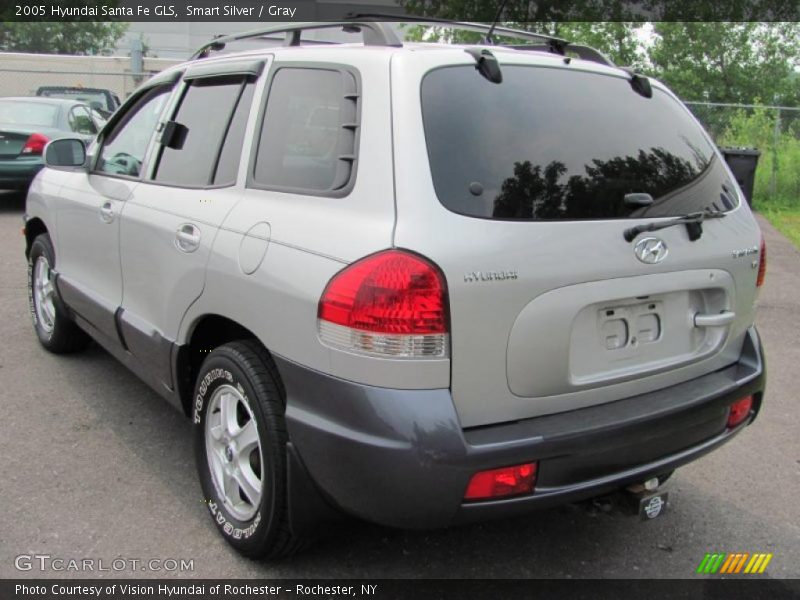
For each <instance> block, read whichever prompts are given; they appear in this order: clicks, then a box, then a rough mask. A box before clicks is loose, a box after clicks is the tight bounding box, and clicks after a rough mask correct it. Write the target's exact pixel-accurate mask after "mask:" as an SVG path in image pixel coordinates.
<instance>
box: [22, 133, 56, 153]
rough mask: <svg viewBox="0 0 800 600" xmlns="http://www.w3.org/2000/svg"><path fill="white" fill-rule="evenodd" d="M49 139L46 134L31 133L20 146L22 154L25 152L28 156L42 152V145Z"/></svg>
mask: <svg viewBox="0 0 800 600" xmlns="http://www.w3.org/2000/svg"><path fill="white" fill-rule="evenodd" d="M49 141H50V138H49V137H47V136H46V135H42V134H41V133H32V134H31V135H30V136H29V137H28V140H27V141H26V142H25V145H24V146H23V147H22V154H26V155H28V156H37V155H40V154H41V153H42V152H44V147H45V146H46V145H47V142H49Z"/></svg>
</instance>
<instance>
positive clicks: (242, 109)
mask: <svg viewBox="0 0 800 600" xmlns="http://www.w3.org/2000/svg"><path fill="white" fill-rule="evenodd" d="M253 88H254V85H253V83H252V82H249V83H248V84H247V85H246V86H245V88H244V91H242V96H241V97H240V98H239V102H238V104H237V105H236V111H235V112H234V113H233V118H232V119H231V124H230V126H229V127H228V134H227V135H226V136H225V143H224V144H223V145H222V151H221V152H220V154H219V162H218V164H217V172H216V173H215V174H214V182H213V183H214V185H227V184H230V183H234V182H235V181H236V175H237V173H238V171H239V159H240V158H241V157H242V146H243V145H244V128H245V127H246V126H247V117H249V116H250V105H251V104H252V103H253Z"/></svg>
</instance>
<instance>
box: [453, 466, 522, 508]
mask: <svg viewBox="0 0 800 600" xmlns="http://www.w3.org/2000/svg"><path fill="white" fill-rule="evenodd" d="M536 471H537V463H535V462H532V463H525V464H523V465H516V466H513V467H503V468H501V469H491V470H489V471H480V472H478V473H475V475H473V476H472V479H470V480H469V485H468V486H467V491H466V492H465V493H464V500H487V499H489V498H502V497H505V496H518V495H520V494H530V493H531V492H533V489H534V487H535V486H536Z"/></svg>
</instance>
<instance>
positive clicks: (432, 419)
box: [276, 329, 765, 529]
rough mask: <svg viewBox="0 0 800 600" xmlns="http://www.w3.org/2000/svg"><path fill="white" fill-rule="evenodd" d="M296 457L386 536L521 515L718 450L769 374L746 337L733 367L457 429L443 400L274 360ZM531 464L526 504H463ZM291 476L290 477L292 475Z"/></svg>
mask: <svg viewBox="0 0 800 600" xmlns="http://www.w3.org/2000/svg"><path fill="white" fill-rule="evenodd" d="M276 362H277V364H278V368H279V371H280V372H281V375H282V376H283V379H284V383H285V385H286V390H287V406H286V419H287V427H288V430H289V437H290V439H291V442H292V445H293V449H294V451H295V452H296V453H297V456H298V457H299V461H298V462H299V464H300V465H301V466H302V467H301V468H304V471H305V472H304V476H306V475H307V477H308V478H309V479H310V480H311V481H313V483H314V484H315V486H316V488H317V489H318V490H319V491H320V493H321V495H322V496H323V497H324V498H325V499H326V500H327V501H328V503H330V504H332V505H333V506H335V507H337V508H339V509H341V510H343V511H344V512H347V513H350V514H352V515H355V516H358V517H361V518H364V519H366V520H369V521H373V522H376V523H380V524H383V525H389V526H395V527H403V528H415V529H416V528H438V527H445V526H448V525H450V524H454V523H461V522H468V521H476V520H484V519H489V518H494V517H500V516H508V515H515V514H522V513H525V512H528V511H530V510H533V509H537V508H545V507H549V506H554V505H558V504H563V503H565V502H571V501H575V500H579V499H583V498H588V497H592V496H596V495H598V494H603V493H605V492H608V491H612V490H615V489H618V488H620V487H623V486H625V485H627V484H629V483H634V482H641V481H643V480H645V479H647V478H649V477H652V476H655V475H659V474H663V473H666V472H668V471H671V470H672V469H675V468H676V467H679V466H681V465H684V464H686V463H688V462H691V461H693V460H695V459H697V458H699V457H700V456H703V455H704V454H706V453H708V452H710V451H712V450H714V449H715V448H717V447H719V446H720V445H722V444H724V443H725V442H727V441H728V440H730V439H731V438H733V437H734V436H735V435H737V434H738V433H739V432H740V431H741V430H742V429H743V428H744V427H745V426H746V425H748V424H749V423H751V422H752V421H753V419H755V417H756V415H757V414H758V411H759V410H760V407H761V401H762V396H763V391H764V385H765V367H764V362H763V356H762V351H761V345H760V342H759V339H758V335H757V333H756V331H755V329H751V330H750V332H749V334H748V336H747V339H746V341H745V344H744V349H743V351H742V355H741V357H740V360H739V362H738V363H736V364H734V365H731V366H730V367H727V368H725V369H722V370H720V371H717V372H714V373H710V374H708V375H705V376H703V377H700V378H697V379H694V380H692V381H688V382H685V383H683V384H679V385H676V386H672V387H669V388H665V389H662V390H658V391H656V392H653V393H650V394H643V395H640V396H635V397H631V398H626V399H623V400H618V401H616V402H611V403H608V404H603V405H599V406H593V407H589V408H584V409H579V410H574V411H570V412H566V413H560V414H555V415H548V416H544V417H538V418H534V419H527V420H523V421H517V422H514V423H506V424H502V425H495V426H488V427H480V428H475V429H470V430H462V429H461V427H460V425H459V423H458V418H457V415H456V412H455V408H454V406H453V402H452V399H451V397H450V392H449V390H446V389H439V390H395V389H388V388H377V387H371V386H364V385H360V384H355V383H352V382H347V381H343V380H341V379H337V378H334V377H331V376H328V375H324V374H322V373H319V372H316V371H310V370H308V369H306V368H304V367H301V366H299V365H297V364H295V363H292V362H289V361H286V360H283V359H280V358H279V357H276ZM749 394H753V395H754V396H755V403H754V407H753V411H752V413H751V415H750V417H749V418H748V419H747V420H746V421H745V423H743V424H742V425H740V426H738V427H736V428H735V429H732V430H728V429H726V420H727V412H728V407H729V406H730V404H731V403H733V402H734V401H736V400H738V399H739V398H741V397H743V396H746V395H749ZM532 460H538V461H539V476H538V482H537V486H536V490H535V492H534V494H532V495H528V496H518V497H515V498H508V499H502V500H492V501H482V502H466V503H465V502H463V496H464V491H465V489H466V487H467V483H468V482H469V479H470V477H471V476H472V475H473V474H474V473H475V472H476V471H480V470H483V469H490V468H494V467H501V466H506V465H512V464H519V463H523V462H527V461H532ZM293 476H294V477H296V474H295V475H293Z"/></svg>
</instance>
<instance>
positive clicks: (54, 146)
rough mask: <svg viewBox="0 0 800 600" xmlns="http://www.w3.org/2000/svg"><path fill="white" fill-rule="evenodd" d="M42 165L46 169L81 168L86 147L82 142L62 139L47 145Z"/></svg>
mask: <svg viewBox="0 0 800 600" xmlns="http://www.w3.org/2000/svg"><path fill="white" fill-rule="evenodd" d="M44 164H46V165H47V166H48V167H56V168H58V167H61V168H64V167H82V166H83V165H85V164H86V145H85V144H84V143H83V140H79V139H76V138H62V139H60V140H53V141H52V142H50V143H49V144H47V148H45V151H44Z"/></svg>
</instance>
